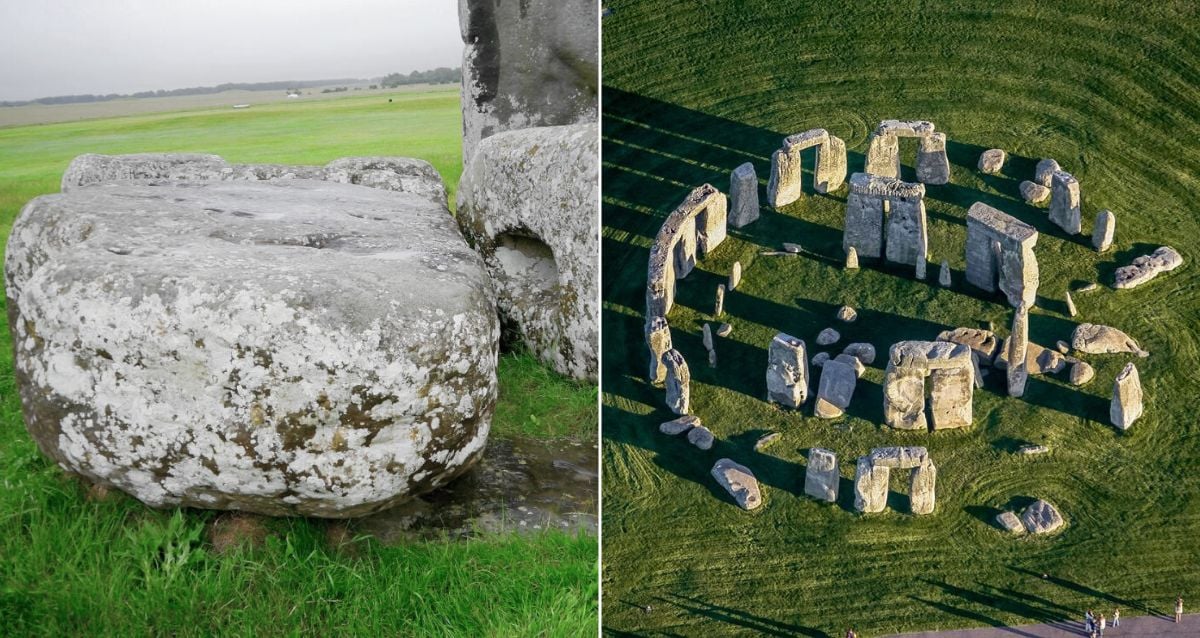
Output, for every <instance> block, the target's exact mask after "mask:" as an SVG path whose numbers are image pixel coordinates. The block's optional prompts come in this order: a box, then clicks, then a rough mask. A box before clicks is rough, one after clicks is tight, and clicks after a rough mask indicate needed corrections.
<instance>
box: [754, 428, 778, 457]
mask: <svg viewBox="0 0 1200 638" xmlns="http://www.w3.org/2000/svg"><path fill="white" fill-rule="evenodd" d="M781 438H783V435H782V434H780V433H779V432H772V433H770V434H764V435H763V436H761V437H759V439H758V440H757V441H755V442H754V451H755V452H762V451H763V450H766V449H767V448H769V447H771V446H772V445H774V444H775V442H776V441H778V440H779V439H781Z"/></svg>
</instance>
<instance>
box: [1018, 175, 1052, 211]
mask: <svg viewBox="0 0 1200 638" xmlns="http://www.w3.org/2000/svg"><path fill="white" fill-rule="evenodd" d="M1017 189H1018V190H1019V191H1020V192H1021V199H1023V200H1025V203H1026V204H1034V205H1037V204H1043V203H1045V202H1046V200H1048V199H1050V189H1049V188H1047V187H1045V186H1042V185H1041V184H1038V183H1035V182H1030V181H1028V180H1026V181H1024V182H1021V185H1020V186H1018V187H1017Z"/></svg>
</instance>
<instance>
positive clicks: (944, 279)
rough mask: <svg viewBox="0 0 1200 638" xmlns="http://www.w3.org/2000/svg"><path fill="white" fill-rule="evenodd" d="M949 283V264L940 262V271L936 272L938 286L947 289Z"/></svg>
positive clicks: (944, 261) (943, 261)
mask: <svg viewBox="0 0 1200 638" xmlns="http://www.w3.org/2000/svg"><path fill="white" fill-rule="evenodd" d="M950 283H951V282H950V262H948V261H946V260H942V269H941V270H939V271H938V285H939V286H941V287H943V288H949V287H950Z"/></svg>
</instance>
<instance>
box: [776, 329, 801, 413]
mask: <svg viewBox="0 0 1200 638" xmlns="http://www.w3.org/2000/svg"><path fill="white" fill-rule="evenodd" d="M807 399H808V357H807V355H806V354H805V348H804V341H803V340H801V339H797V338H795V337H793V336H790V335H786V334H784V333H782V332H781V333H779V334H777V335H775V338H774V339H772V340H771V345H770V347H769V348H768V349H767V400H768V401H774V402H775V403H778V404H780V405H785V406H787V407H789V408H798V407H800V406H801V405H803V404H804V402H805V401H806V400H807Z"/></svg>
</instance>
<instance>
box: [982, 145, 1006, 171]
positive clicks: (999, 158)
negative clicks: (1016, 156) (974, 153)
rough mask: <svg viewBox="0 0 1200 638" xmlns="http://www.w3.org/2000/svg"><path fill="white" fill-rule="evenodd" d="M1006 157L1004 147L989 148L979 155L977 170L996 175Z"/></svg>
mask: <svg viewBox="0 0 1200 638" xmlns="http://www.w3.org/2000/svg"><path fill="white" fill-rule="evenodd" d="M1006 159H1008V156H1007V154H1005V152H1004V149H1000V148H990V149H988V150H986V151H984V152H983V153H981V154H980V155H979V171H980V172H982V173H984V174H985V175H998V174H999V173H1000V169H1001V168H1003V166H1004V160H1006Z"/></svg>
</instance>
